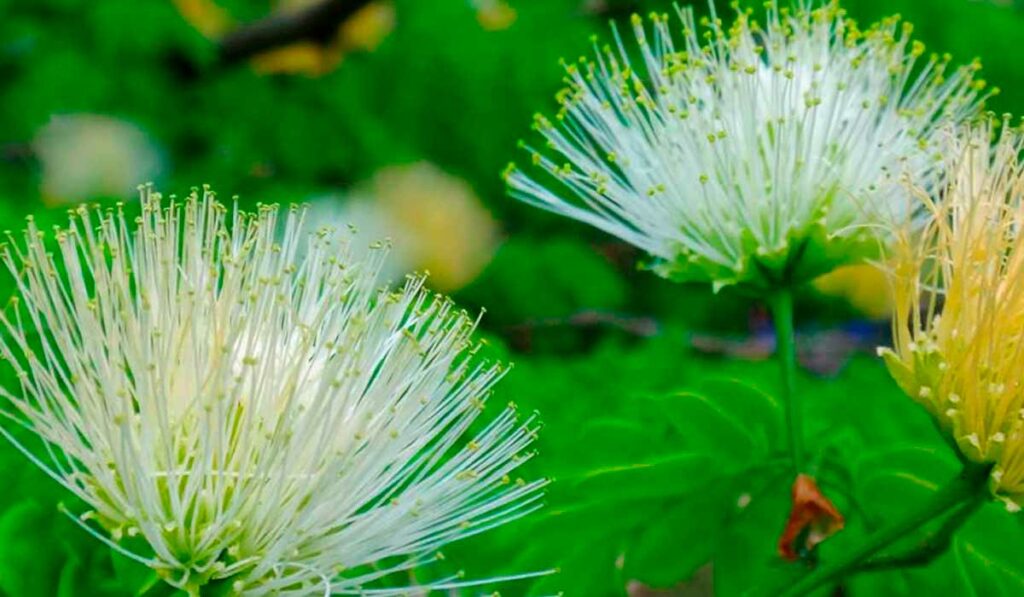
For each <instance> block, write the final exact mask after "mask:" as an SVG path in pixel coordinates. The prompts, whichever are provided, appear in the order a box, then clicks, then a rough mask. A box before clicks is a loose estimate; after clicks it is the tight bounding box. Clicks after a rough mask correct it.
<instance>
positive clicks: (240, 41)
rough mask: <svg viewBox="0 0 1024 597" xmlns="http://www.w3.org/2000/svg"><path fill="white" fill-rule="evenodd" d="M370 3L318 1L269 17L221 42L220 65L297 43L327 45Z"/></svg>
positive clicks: (359, 1) (226, 37) (336, 0)
mask: <svg viewBox="0 0 1024 597" xmlns="http://www.w3.org/2000/svg"><path fill="white" fill-rule="evenodd" d="M368 3H369V0H321V2H318V3H317V4H314V5H312V6H310V7H308V8H306V9H303V10H300V11H296V12H290V13H284V14H275V15H271V16H269V17H267V18H265V19H262V20H259V21H256V22H255V23H251V24H249V25H243V26H242V27H240V28H238V29H236V30H235V31H232V32H231V33H229V34H227V35H225V36H224V38H223V39H222V40H221V41H220V44H219V50H218V53H219V55H220V60H221V62H222V63H225V64H230V63H233V62H239V61H242V60H245V59H246V58H249V57H250V56H253V55H255V54H259V53H260V52H264V51H266V50H271V49H274V48H279V47H281V46H286V45H288V44H291V43H295V42H298V41H311V42H315V43H320V44H326V43H327V42H329V41H330V40H331V38H332V37H333V36H334V34H335V32H337V30H338V25H339V24H341V23H342V22H343V21H344V20H345V19H347V18H348V17H350V16H352V15H353V14H354V13H355V12H356V11H358V10H359V9H360V8H362V7H363V6H365V5H366V4H368Z"/></svg>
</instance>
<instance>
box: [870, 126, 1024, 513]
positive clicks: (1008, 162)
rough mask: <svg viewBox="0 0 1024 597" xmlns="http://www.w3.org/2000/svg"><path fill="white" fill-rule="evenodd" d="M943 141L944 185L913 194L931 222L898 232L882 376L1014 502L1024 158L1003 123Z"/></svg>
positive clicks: (1023, 474) (1023, 490)
mask: <svg viewBox="0 0 1024 597" xmlns="http://www.w3.org/2000/svg"><path fill="white" fill-rule="evenodd" d="M992 134H993V133H992V127H991V126H981V125H979V126H976V127H975V128H974V129H972V130H970V131H967V132H966V133H965V134H964V135H963V136H962V137H959V138H953V139H952V140H951V146H950V147H949V148H947V149H946V150H945V151H944V153H945V155H947V156H949V157H948V158H947V160H948V164H947V173H948V174H947V177H946V178H947V180H946V181H945V183H944V185H943V187H942V188H940V189H939V190H937V191H933V192H930V193H929V192H925V191H924V190H923V189H920V188H918V189H916V195H917V196H918V197H920V198H921V200H922V202H923V205H924V207H925V209H926V211H927V212H928V213H929V215H930V218H929V219H928V220H927V222H926V224H925V225H924V226H923V228H922V229H921V230H916V231H915V230H903V231H900V232H899V233H898V234H897V238H898V240H899V242H898V243H897V245H896V249H895V253H896V255H895V257H896V261H895V263H894V266H893V268H892V274H893V280H894V288H895V299H896V305H897V308H896V314H895V321H894V324H893V336H894V341H893V349H891V350H890V349H888V348H884V349H880V351H879V353H880V354H881V355H882V356H883V358H884V359H885V362H886V364H887V365H888V367H889V370H890V372H891V373H892V375H893V377H894V378H895V379H896V381H897V382H898V383H899V385H900V386H901V388H902V389H903V390H904V391H905V392H906V393H907V394H908V395H909V396H910V397H911V398H913V399H915V400H917V401H918V402H920V403H921V404H922V405H924V406H925V407H926V408H927V409H928V410H929V411H930V412H931V414H932V415H933V416H934V417H935V418H936V420H937V421H938V423H939V425H940V427H941V428H942V429H943V431H944V432H946V433H948V434H949V435H950V436H951V438H952V440H953V441H954V443H955V444H956V446H957V447H958V449H959V450H960V452H961V453H962V454H963V455H964V456H965V457H967V458H968V459H970V460H972V461H975V462H981V463H994V465H995V466H994V468H993V470H992V473H991V487H992V490H993V492H994V493H995V494H996V495H997V496H999V497H1000V498H1001V499H1003V500H1004V501H1005V502H1006V504H1007V508H1008V509H1010V510H1011V511H1017V510H1019V509H1020V503H1021V499H1022V498H1024V380H1022V377H1021V371H1022V370H1024V236H1022V235H1021V229H1022V227H1024V163H1022V162H1021V157H1020V154H1021V151H1022V150H1024V138H1022V136H1021V134H1020V131H1019V130H1016V129H1011V128H1009V126H1008V125H1007V124H1005V123H1004V127H1003V131H1002V133H1001V134H1000V135H999V137H998V139H997V140H996V141H995V144H994V145H992V144H991V141H990V139H991V137H992Z"/></svg>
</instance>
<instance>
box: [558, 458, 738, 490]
mask: <svg viewBox="0 0 1024 597" xmlns="http://www.w3.org/2000/svg"><path fill="white" fill-rule="evenodd" d="M721 475H722V473H721V468H720V467H719V466H718V463H716V461H715V460H714V458H712V457H711V456H709V455H707V454H694V453H690V452H683V453H679V454H672V455H670V456H663V457H657V458H653V459H651V460H647V461H645V462H635V463H630V464H621V465H612V466H607V467H603V468H598V469H594V470H591V471H587V472H586V473H584V474H582V475H579V476H577V477H575V478H573V479H563V480H562V482H563V483H571V484H572V488H573V491H574V492H575V493H577V494H580V495H587V496H614V499H615V500H619V501H622V500H634V499H658V498H666V497H671V496H675V495H681V494H685V493H687V492H690V491H694V490H695V489H699V488H701V487H703V486H705V485H706V484H707V483H709V482H710V481H712V480H714V479H716V478H718V477H720V476H721Z"/></svg>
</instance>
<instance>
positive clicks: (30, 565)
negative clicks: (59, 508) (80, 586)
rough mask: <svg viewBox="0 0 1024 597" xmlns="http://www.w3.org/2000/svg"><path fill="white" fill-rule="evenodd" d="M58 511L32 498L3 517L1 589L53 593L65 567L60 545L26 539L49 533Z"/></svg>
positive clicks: (14, 592)
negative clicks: (50, 510)
mask: <svg viewBox="0 0 1024 597" xmlns="http://www.w3.org/2000/svg"><path fill="white" fill-rule="evenodd" d="M56 515H57V514H56V512H48V511H46V510H45V509H44V508H43V507H42V506H40V505H39V504H37V503H36V502H34V501H31V500H25V501H23V502H20V503H18V504H16V505H15V506H14V507H12V508H10V509H9V510H7V511H6V512H4V514H3V516H2V517H0V589H3V590H4V591H5V592H7V594H8V595H19V596H20V595H54V594H56V593H57V580H58V579H59V577H60V575H61V569H62V568H63V559H64V553H63V550H61V549H60V547H59V546H58V545H52V544H51V545H44V544H43V543H41V542H36V541H32V540H27V539H30V538H33V537H39V536H40V535H41V534H42V535H44V536H45V535H48V534H49V530H50V527H51V521H52V519H53V517H54V516H56Z"/></svg>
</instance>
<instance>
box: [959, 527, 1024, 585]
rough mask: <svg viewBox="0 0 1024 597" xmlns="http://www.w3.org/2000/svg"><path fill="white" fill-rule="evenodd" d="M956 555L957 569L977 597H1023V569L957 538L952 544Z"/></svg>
mask: <svg viewBox="0 0 1024 597" xmlns="http://www.w3.org/2000/svg"><path fill="white" fill-rule="evenodd" d="M1018 545H1019V544H1018ZM953 555H954V557H955V560H956V564H957V569H958V570H959V571H960V573H961V574H962V575H963V576H964V578H965V579H966V580H967V584H968V585H969V586H970V587H972V589H973V591H974V594H975V595H984V596H985V597H996V596H999V595H1008V596H1009V595H1024V574H1022V573H1021V571H1020V568H1017V567H1014V566H1012V565H1010V564H1009V563H1007V562H1004V561H1001V560H999V559H998V558H996V557H993V556H992V555H991V554H989V553H986V551H985V550H984V548H983V547H979V546H978V545H975V544H973V543H971V542H969V541H967V540H964V539H962V538H957V539H955V540H954V541H953Z"/></svg>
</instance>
